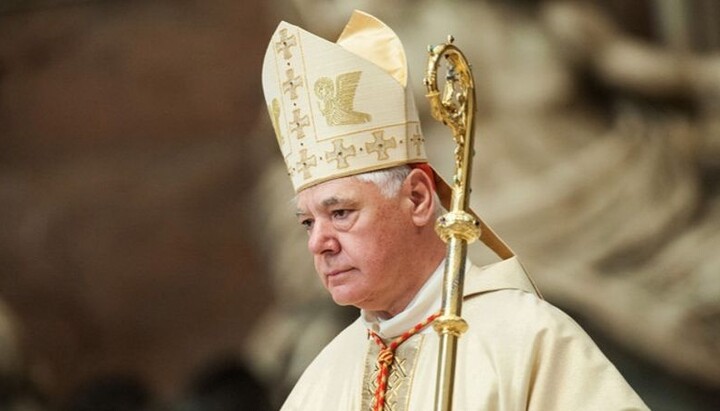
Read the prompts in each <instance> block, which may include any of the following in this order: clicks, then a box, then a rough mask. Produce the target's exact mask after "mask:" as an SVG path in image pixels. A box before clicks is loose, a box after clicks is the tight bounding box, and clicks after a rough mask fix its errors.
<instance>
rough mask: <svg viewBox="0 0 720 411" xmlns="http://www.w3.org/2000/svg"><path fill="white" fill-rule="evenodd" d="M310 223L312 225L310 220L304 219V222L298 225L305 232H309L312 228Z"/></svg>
mask: <svg viewBox="0 0 720 411" xmlns="http://www.w3.org/2000/svg"><path fill="white" fill-rule="evenodd" d="M312 223H313V222H312V220H310V219H309V218H308V219H306V220H302V221H300V224H302V226H303V227H304V228H305V229H306V230H309V229H311V228H312Z"/></svg>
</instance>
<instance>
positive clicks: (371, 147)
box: [365, 130, 397, 160]
mask: <svg viewBox="0 0 720 411" xmlns="http://www.w3.org/2000/svg"><path fill="white" fill-rule="evenodd" d="M383 134H385V131H384V130H378V131H373V133H372V135H373V138H374V139H375V140H374V141H372V142H370V143H365V148H366V149H367V152H368V153H377V155H378V160H387V159H388V158H390V156H388V153H387V151H388V149H390V148H395V147H397V143H396V142H395V137H390V138H388V139H387V140H386V139H384V138H383Z"/></svg>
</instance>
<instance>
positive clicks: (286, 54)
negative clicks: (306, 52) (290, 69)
mask: <svg viewBox="0 0 720 411" xmlns="http://www.w3.org/2000/svg"><path fill="white" fill-rule="evenodd" d="M293 46H297V40H296V39H295V35H292V36H290V37H288V35H287V29H282V30H280V40H279V41H276V42H275V50H276V51H277V52H278V53H282V55H283V58H284V59H285V60H288V59H290V58H291V57H292V52H291V51H290V48H291V47H293Z"/></svg>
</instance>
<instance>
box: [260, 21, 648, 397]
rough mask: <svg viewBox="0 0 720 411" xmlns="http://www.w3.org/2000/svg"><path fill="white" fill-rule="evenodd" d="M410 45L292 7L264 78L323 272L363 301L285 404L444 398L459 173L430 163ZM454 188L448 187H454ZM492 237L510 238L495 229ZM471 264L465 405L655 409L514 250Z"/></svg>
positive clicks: (353, 299) (339, 292)
mask: <svg viewBox="0 0 720 411" xmlns="http://www.w3.org/2000/svg"><path fill="white" fill-rule="evenodd" d="M407 76H408V69H407V62H406V59H405V53H404V50H403V47H402V44H401V43H400V40H399V39H398V37H397V36H396V35H395V33H394V32H393V31H392V30H391V29H390V28H388V27H387V26H385V25H384V24H383V23H382V22H380V21H379V20H377V19H376V18H374V17H372V16H370V15H367V14H365V13H362V12H357V11H356V12H355V13H353V15H352V17H351V18H350V21H349V22H348V24H347V26H346V27H345V30H344V31H343V33H342V34H341V35H340V38H339V39H338V41H337V42H336V43H332V42H329V41H326V40H324V39H322V38H319V37H317V36H315V35H313V34H311V33H308V32H307V31H305V30H303V29H301V28H299V27H296V26H294V25H291V24H288V23H286V22H282V23H280V24H279V26H278V27H277V29H276V31H275V33H274V34H273V36H272V38H271V39H270V43H269V45H268V49H267V53H266V55H265V61H264V65H263V89H264V92H265V98H266V103H267V107H268V111H269V113H270V117H271V120H272V123H273V127H274V129H275V135H276V138H277V142H278V144H279V146H280V150H281V152H282V155H283V157H284V159H285V163H286V165H287V171H288V174H289V176H290V179H291V180H292V183H293V186H294V188H295V191H296V193H297V217H298V222H299V223H300V224H302V225H303V226H304V227H305V228H306V229H307V232H308V249H309V251H310V252H311V253H312V255H313V258H314V262H315V267H316V269H317V272H318V275H319V277H320V281H321V282H322V283H323V285H324V286H325V288H327V290H328V291H329V292H330V294H331V296H332V298H333V300H334V301H335V302H336V303H338V304H341V305H353V306H356V307H358V308H360V310H361V314H360V318H358V319H357V320H356V321H355V322H354V323H353V324H351V325H350V326H348V327H347V328H346V329H345V330H344V331H342V332H341V333H340V334H339V335H338V336H337V337H336V338H335V339H334V340H333V341H332V342H331V343H330V344H328V346H326V347H325V348H324V349H323V351H322V352H321V353H320V354H319V355H318V357H317V358H316V359H315V360H314V361H313V362H312V364H311V365H310V366H309V367H308V368H307V370H306V371H305V373H304V374H303V376H302V377H301V379H300V381H299V382H298V383H297V385H296V386H295V388H294V389H293V391H292V392H291V394H290V396H289V397H288V398H287V400H286V402H285V404H284V405H283V410H308V411H318V410H320V411H322V410H328V411H338V410H343V411H345V410H348V411H352V410H362V411H366V410H382V409H385V410H413V411H418V410H431V409H432V407H433V397H434V391H435V390H434V388H435V387H434V384H435V375H436V369H437V361H436V360H437V352H438V342H439V339H438V337H437V335H435V333H434V332H433V331H432V328H431V327H430V326H429V324H431V323H432V321H433V320H434V319H435V318H436V317H437V315H438V313H439V310H440V300H441V288H442V274H443V262H444V260H445V258H446V246H445V244H444V243H443V242H442V241H441V240H440V238H439V237H438V235H437V234H436V233H435V230H434V223H435V218H436V216H437V215H438V213H439V211H438V210H439V205H438V204H437V202H436V201H435V193H436V192H437V193H438V194H439V195H440V197H445V196H446V195H447V194H448V190H447V186H446V184H445V183H444V182H443V181H442V180H441V179H440V178H439V177H438V175H437V174H436V173H435V172H434V170H433V169H432V167H431V166H430V165H429V164H428V162H427V157H426V154H425V149H424V144H423V142H424V137H423V135H422V131H421V128H420V122H419V120H418V114H417V110H416V108H415V102H414V99H413V96H412V93H411V91H410V88H409V87H408V78H407ZM441 200H447V198H444V199H443V198H441ZM486 232H487V233H489V234H486V235H490V238H488V237H486V238H484V239H483V238H481V240H483V242H485V243H486V244H497V243H496V242H498V241H499V239H498V238H497V237H494V236H493V235H492V231H491V230H489V228H488V230H486ZM504 257H507V258H505V259H504V260H503V261H501V262H499V263H496V264H493V265H490V266H486V267H477V266H475V265H473V264H472V263H471V262H467V264H466V272H465V284H464V290H463V296H464V297H463V299H464V302H463V313H462V314H463V318H464V319H465V320H466V321H467V323H468V324H469V329H468V330H467V332H466V333H465V334H463V337H462V339H461V340H460V341H459V343H458V348H457V359H458V360H457V369H456V372H455V389H454V397H453V398H454V402H453V403H454V408H455V409H457V410H537V411H552V410H557V411H568V410H603V411H608V410H646V409H647V407H646V406H645V405H644V404H643V402H642V400H640V398H639V397H638V396H637V395H636V394H635V392H634V391H633V390H632V388H630V387H629V386H628V384H627V383H626V382H625V380H624V379H623V378H622V376H621V375H620V374H619V373H618V371H617V370H616V369H615V367H614V366H613V365H612V364H611V363H610V362H609V361H608V360H607V359H606V358H605V356H604V355H603V354H602V353H601V352H600V351H599V350H598V348H597V347H596V346H595V344H594V343H593V342H592V341H591V340H590V338H589V337H588V336H587V335H586V334H585V333H584V332H583V330H582V329H581V328H580V327H579V326H578V325H577V324H576V323H575V322H573V321H572V319H570V318H569V317H568V316H567V315H565V314H564V313H562V312H561V311H559V310H558V309H557V308H555V307H553V306H552V305H550V304H548V303H547V302H545V301H543V300H542V299H541V298H540V297H539V296H538V294H537V292H536V290H535V288H534V286H533V284H532V282H531V281H530V279H529V277H528V276H527V274H526V273H525V271H524V269H523V267H522V265H521V264H520V262H519V261H518V259H517V258H516V257H514V256H512V255H511V254H510V255H504Z"/></svg>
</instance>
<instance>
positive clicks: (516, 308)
mask: <svg viewBox="0 0 720 411" xmlns="http://www.w3.org/2000/svg"><path fill="white" fill-rule="evenodd" d="M442 271H443V265H442V264H441V265H440V267H438V269H437V270H436V272H435V273H434V274H433V275H432V276H431V277H430V278H429V279H428V281H427V282H426V284H425V285H424V286H423V288H422V289H421V290H420V292H419V293H418V295H417V296H416V297H415V298H414V300H413V301H412V302H411V303H410V304H409V305H408V307H407V308H406V309H405V311H403V312H402V313H400V314H398V315H396V316H395V317H393V318H391V319H389V320H386V321H382V320H380V319H378V318H377V317H375V316H374V315H373V313H369V312H362V313H361V317H360V318H359V319H358V320H356V321H355V322H354V323H352V324H351V325H350V326H348V327H347V328H346V329H345V330H343V331H342V332H341V333H340V334H339V335H338V336H337V337H336V338H335V339H334V340H333V341H332V342H331V343H330V344H328V345H327V346H326V347H325V348H324V349H323V351H322V352H321V353H320V354H319V355H318V356H317V358H315V360H314V361H313V362H312V364H310V366H309V367H308V368H307V369H306V370H305V372H304V373H303V375H302V377H301V378H300V380H299V381H298V383H297V385H296V386H295V388H294V389H293V390H292V392H291V393H290V395H289V397H288V398H287V400H286V402H285V404H284V405H283V407H282V410H283V411H292V410H304V411H369V410H370V409H371V408H370V407H371V404H372V398H373V392H374V388H375V385H374V384H375V375H376V373H377V367H376V357H377V353H378V350H379V349H378V347H377V345H376V344H375V342H374V341H373V340H372V339H369V338H368V333H367V330H368V329H372V330H373V331H375V332H376V333H378V334H379V335H380V336H381V337H383V338H384V339H386V340H389V339H392V338H394V337H397V336H398V335H401V334H402V333H403V332H405V331H407V330H408V329H410V328H412V327H413V326H414V325H415V324H417V323H419V322H421V321H423V320H424V319H426V318H427V317H428V316H429V315H431V314H433V313H435V312H437V311H439V309H440V299H441V288H442ZM463 295H464V303H463V306H462V317H463V318H464V319H465V320H466V321H467V323H468V325H469V329H468V331H467V332H466V333H464V334H463V335H462V336H461V337H460V339H459V341H458V354H457V365H456V374H455V389H454V396H453V409H455V410H460V411H468V410H484V411H521V410H529V411H592V410H597V411H619V410H628V411H629V410H647V409H648V408H647V406H646V405H645V404H644V403H643V401H642V400H641V399H640V398H639V397H638V396H637V394H636V393H635V392H634V391H633V389H632V388H631V387H630V386H629V385H628V384H627V382H626V381H625V380H624V379H623V377H622V376H621V375H620V373H619V372H618V371H617V369H616V368H615V367H614V366H613V365H612V364H611V363H610V361H608V359H607V358H606V357H605V356H604V355H603V354H602V352H600V350H599V349H598V348H597V346H596V345H595V343H594V342H593V341H592V340H591V339H590V337H589V336H588V335H587V334H586V333H585V332H584V331H583V330H582V329H581V328H580V326H579V325H577V324H576V323H575V322H574V321H573V320H572V319H571V318H570V317H568V316H567V315H566V314H565V313H563V312H562V311H560V310H559V309H557V308H556V307H554V306H552V305H550V304H549V303H547V302H545V301H544V300H542V299H540V298H539V297H538V296H537V295H536V294H535V292H534V288H533V286H532V283H531V282H530V280H529V278H528V276H527V274H526V273H525V271H524V269H523V267H522V265H521V264H520V263H519V261H518V260H517V259H516V258H511V259H509V260H505V261H501V262H499V263H496V264H493V265H490V266H486V267H482V268H479V267H476V266H473V265H471V264H468V270H467V273H466V276H465V284H464V293H463ZM438 344H439V337H438V336H437V334H436V333H435V331H434V330H433V329H432V327H431V326H429V327H426V328H425V329H423V330H422V331H421V332H420V333H419V334H417V335H414V336H413V337H411V338H410V339H408V340H407V341H406V342H404V343H403V344H402V345H400V347H399V348H398V349H397V351H396V356H395V361H394V363H393V366H392V372H391V375H390V378H389V388H388V391H387V394H386V407H385V409H386V410H392V411H403V410H412V411H424V410H432V409H433V401H434V395H435V378H436V369H437V360H438Z"/></svg>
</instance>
